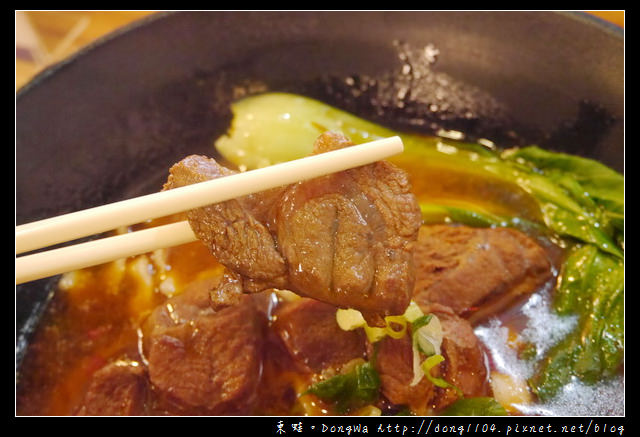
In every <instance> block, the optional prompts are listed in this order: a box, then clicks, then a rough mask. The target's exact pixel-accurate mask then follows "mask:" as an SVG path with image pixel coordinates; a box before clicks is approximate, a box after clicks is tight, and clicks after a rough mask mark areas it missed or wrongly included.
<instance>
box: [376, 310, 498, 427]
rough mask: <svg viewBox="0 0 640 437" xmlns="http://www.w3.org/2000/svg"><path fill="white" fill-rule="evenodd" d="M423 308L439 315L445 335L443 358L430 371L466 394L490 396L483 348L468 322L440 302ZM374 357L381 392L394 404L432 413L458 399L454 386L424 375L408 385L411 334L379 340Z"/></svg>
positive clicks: (411, 355)
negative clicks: (437, 381)
mask: <svg viewBox="0 0 640 437" xmlns="http://www.w3.org/2000/svg"><path fill="white" fill-rule="evenodd" d="M422 309H423V311H424V312H425V314H427V313H432V314H435V315H436V316H437V317H438V318H439V320H440V323H441V325H442V330H443V334H444V339H443V342H442V345H441V352H442V355H443V356H444V358H445V361H443V362H442V363H440V365H438V366H437V367H436V368H434V369H432V371H431V374H432V375H433V376H434V377H439V378H443V379H445V380H446V381H448V382H449V383H451V384H453V385H455V386H456V387H457V388H458V389H460V390H461V391H462V393H463V395H464V396H465V397H477V396H487V395H489V393H490V388H489V384H488V380H487V367H486V362H485V354H484V350H483V349H482V347H481V344H480V342H479V340H478V339H477V337H476V336H475V334H474V333H473V329H472V328H471V325H470V324H469V323H468V322H467V321H466V320H464V319H462V318H460V317H458V316H457V315H456V314H455V313H454V312H453V311H452V310H451V309H449V308H446V307H444V306H442V305H431V306H423V307H422ZM375 358H376V359H375V366H376V370H377V371H378V372H379V374H380V381H381V384H382V394H383V395H384V396H385V397H386V398H387V399H388V400H389V401H390V402H392V403H394V404H396V405H405V406H408V407H409V408H410V409H411V411H413V412H414V413H416V414H418V415H432V414H437V413H438V412H439V411H442V410H443V409H444V408H446V407H447V406H449V405H451V404H452V403H453V402H454V401H455V400H456V399H458V395H457V393H456V391H455V390H454V389H452V388H446V389H445V388H440V387H436V386H434V385H433V384H432V383H431V382H430V381H429V380H428V379H427V378H424V377H423V378H422V380H421V381H420V382H419V383H418V384H416V385H414V386H411V382H412V381H413V377H414V373H413V349H412V345H411V337H410V335H406V336H404V337H402V338H400V339H393V338H390V337H385V338H384V339H382V340H380V342H379V345H378V346H377V353H376V356H375ZM421 359H422V360H424V359H425V357H422V358H421Z"/></svg>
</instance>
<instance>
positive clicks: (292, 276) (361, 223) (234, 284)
mask: <svg viewBox="0 0 640 437" xmlns="http://www.w3.org/2000/svg"><path fill="white" fill-rule="evenodd" d="M351 145H352V143H351V142H350V141H349V140H348V139H347V138H346V137H345V136H344V135H342V134H337V133H332V132H327V133H324V134H322V135H321V136H320V137H319V138H318V140H317V141H316V142H315V144H314V153H322V152H325V151H329V150H333V149H338V148H342V147H348V146H351ZM230 173H231V171H230V170H228V169H224V168H223V167H221V166H220V165H219V164H218V163H217V162H216V161H215V160H213V159H210V158H206V157H203V156H189V157H187V158H185V159H184V160H182V161H181V162H179V163H177V164H176V165H174V166H173V167H172V168H171V170H170V176H169V179H168V180H167V183H166V184H165V187H164V189H171V188H175V187H179V186H183V185H187V184H191V183H195V182H198V181H202V180H207V179H212V178H216V177H222V176H225V175H227V174H230ZM187 217H188V219H189V223H190V224H191V227H192V228H193V230H194V232H195V234H196V235H197V236H198V238H199V239H201V240H202V241H203V242H204V243H205V244H206V245H207V246H208V247H209V248H210V249H211V252H212V253H213V254H214V256H215V257H216V258H217V259H218V260H219V261H220V262H221V263H222V264H223V265H225V266H226V267H227V268H228V269H229V270H230V271H229V272H228V273H227V275H225V279H224V280H223V282H222V283H221V284H220V288H219V290H218V291H217V292H216V293H214V294H213V295H214V298H221V299H223V300H230V299H229V296H233V295H237V294H239V293H241V292H255V291H261V290H265V289H268V288H286V289H290V290H292V291H294V292H296V293H298V294H299V295H302V296H306V297H312V298H315V299H317V300H320V301H323V302H326V303H329V304H332V305H335V306H340V307H343V308H345V307H346V308H355V309H358V310H360V311H361V312H362V313H363V315H364V316H365V318H366V319H367V321H368V322H369V324H371V325H378V326H380V325H382V324H383V323H384V322H383V317H384V316H386V315H391V314H401V313H402V312H403V311H404V310H405V308H406V307H407V305H408V304H409V301H410V299H411V292H412V290H413V284H414V270H413V257H412V253H411V250H410V244H411V242H413V241H415V239H416V238H417V234H418V229H419V227H420V224H421V221H422V218H421V214H420V209H419V207H418V204H417V201H416V199H415V196H414V195H413V194H412V193H411V185H410V183H409V180H408V176H407V175H406V173H405V172H404V171H402V170H400V169H398V168H397V167H395V166H393V165H392V164H390V163H388V162H384V161H380V162H376V163H373V164H370V165H366V166H362V167H358V168H354V169H350V170H346V171H343V172H339V173H335V174H331V175H328V176H324V177H320V178H316V179H312V180H309V181H305V182H300V183H296V184H292V185H290V186H287V187H283V188H280V189H275V190H270V191H267V192H264V193H257V194H254V195H251V196H246V197H243V198H240V199H234V200H230V201H227V202H222V203H219V204H216V205H211V206H208V207H205V208H199V209H197V210H193V211H190V212H189V213H188V214H187Z"/></svg>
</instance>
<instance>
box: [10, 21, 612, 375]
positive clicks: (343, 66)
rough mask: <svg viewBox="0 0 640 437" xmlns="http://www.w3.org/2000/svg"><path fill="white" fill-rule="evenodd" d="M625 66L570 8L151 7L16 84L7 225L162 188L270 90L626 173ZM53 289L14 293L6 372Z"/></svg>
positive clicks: (605, 38) (38, 286) (594, 27)
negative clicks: (11, 210) (183, 162)
mask: <svg viewBox="0 0 640 437" xmlns="http://www.w3.org/2000/svg"><path fill="white" fill-rule="evenodd" d="M623 72H624V38H623V33H622V30H621V29H619V28H617V27H615V26H611V25H608V24H605V23H604V22H602V21H600V20H598V19H594V18H591V17H589V16H587V15H583V14H579V13H544V12H178V13H160V14H156V15H153V16H151V17H149V18H147V19H144V20H141V21H139V22H137V23H135V24H134V25H131V26H129V27H127V28H125V29H123V30H121V31H118V32H116V33H114V34H112V35H109V36H108V37H106V38H103V39H101V40H100V41H98V42H96V43H95V44H92V45H91V46H89V47H87V48H85V49H83V50H82V51H81V52H79V53H78V54H77V55H75V56H73V57H71V58H69V59H67V60H65V61H63V62H61V63H59V64H57V65H54V66H52V67H50V68H48V69H47V70H45V71H44V72H42V73H41V74H39V75H38V76H37V77H36V78H35V79H34V80H32V81H31V82H30V83H29V84H27V85H26V86H24V87H23V88H22V89H20V90H19V91H18V93H17V97H16V223H17V224H22V223H27V222H30V221H34V220H38V219H43V218H47V217H51V216H55V215H58V214H62V213H67V212H72V211H75V210H80V209H84V208H89V207H92V206H97V205H100V204H105V203H108V202H114V201H117V200H122V199H125V198H129V197H133V196H136V195H141V194H146V193H149V192H154V191H157V190H158V189H159V188H160V187H161V184H162V181H163V180H164V179H165V178H166V174H167V169H168V168H169V167H170V166H171V165H172V164H173V163H174V162H176V161H178V160H180V159H181V158H183V157H184V156H186V155H188V154H191V153H202V154H208V155H211V154H212V150H213V148H212V143H213V140H214V139H215V138H217V137H218V136H220V135H222V134H223V133H224V132H225V131H226V129H227V127H228V125H229V121H230V119H231V113H230V111H229V103H230V102H231V101H232V100H233V99H234V98H237V97H241V96H243V95H247V94H251V93H255V92H261V91H265V90H279V91H293V92H301V93H305V94H307V95H310V96H312V97H316V98H319V99H321V100H324V101H326V102H328V103H331V104H334V105H336V106H339V107H342V108H344V109H348V110H351V111H356V112H358V113H359V114H360V115H362V116H364V117H366V118H370V119H372V120H374V121H378V122H382V123H386V124H388V125H391V126H392V127H396V128H399V129H405V130H417V131H423V132H427V133H431V132H435V131H437V130H438V129H449V130H451V129H454V130H460V131H463V132H465V133H466V134H467V135H468V137H469V138H470V139H474V138H479V137H484V138H488V139H491V140H493V141H495V142H496V143H498V144H499V145H505V146H508V145H522V144H529V143H536V144H539V145H542V146H544V147H549V148H553V149H556V150H561V151H567V152H571V153H576V154H581V155H583V156H587V157H592V158H596V159H599V160H601V161H603V162H604V163H606V164H608V165H610V166H612V167H614V168H615V169H617V170H619V171H622V169H623V165H624V145H623V134H624V125H623V114H624V112H623V109H624V76H623ZM407 91H408V92H407ZM434 105H435V106H434ZM54 283H55V279H45V280H40V281H35V282H32V283H28V284H24V285H20V286H18V287H17V289H16V336H17V344H16V351H17V363H16V364H17V368H19V363H20V360H21V358H22V356H23V353H24V350H25V347H26V345H27V344H28V339H29V335H30V334H31V332H32V331H33V329H34V327H35V326H36V325H37V320H38V317H39V315H40V314H41V312H42V310H43V308H45V306H46V303H47V301H48V297H50V295H51V290H52V287H53V284H54Z"/></svg>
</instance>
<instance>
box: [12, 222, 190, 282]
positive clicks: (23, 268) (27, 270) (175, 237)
mask: <svg viewBox="0 0 640 437" xmlns="http://www.w3.org/2000/svg"><path fill="white" fill-rule="evenodd" d="M196 240H197V238H196V236H195V234H194V233H193V231H192V230H191V226H189V222H187V221H181V222H176V223H171V224H168V225H162V226H156V227H153V228H148V229H144V230H141V231H136V232H131V233H127V234H121V235H116V236H115V237H108V238H101V239H98V240H93V241H88V242H86V243H80V244H75V245H72V246H67V247H61V248H59V249H53V250H49V251H46V252H39V253H35V254H33V255H26V256H20V257H17V258H16V284H23V283H25V282H29V281H35V280H36V279H42V278H46V277H49V276H55V275H58V274H60V273H65V272H71V271H74V270H78V269H83V268H86V267H93V266H97V265H99V264H104V263H107V262H110V261H114V260H117V259H120V258H126V257H129V256H134V255H140V254H143V253H147V252H152V251H154V250H156V249H162V248H165V247H173V246H179V245H181V244H185V243H190V242H192V241H196Z"/></svg>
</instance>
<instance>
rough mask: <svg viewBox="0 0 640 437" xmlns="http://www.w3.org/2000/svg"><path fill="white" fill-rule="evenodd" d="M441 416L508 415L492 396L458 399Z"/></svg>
mask: <svg viewBox="0 0 640 437" xmlns="http://www.w3.org/2000/svg"><path fill="white" fill-rule="evenodd" d="M442 415H443V416H508V415H509V413H507V410H505V409H504V407H503V406H502V405H500V403H499V402H498V401H496V400H495V399H494V398H489V397H477V398H465V399H458V400H457V401H456V402H454V403H453V404H452V405H451V406H450V407H448V408H447V409H446V410H445V411H444V412H443V413H442Z"/></svg>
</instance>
